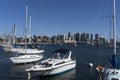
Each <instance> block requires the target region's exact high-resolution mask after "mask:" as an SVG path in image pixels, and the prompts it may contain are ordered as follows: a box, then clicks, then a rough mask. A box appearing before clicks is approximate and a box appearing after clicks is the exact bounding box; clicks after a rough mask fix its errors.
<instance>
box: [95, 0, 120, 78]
mask: <svg viewBox="0 0 120 80" xmlns="http://www.w3.org/2000/svg"><path fill="white" fill-rule="evenodd" d="M115 2H116V0H113V3H114V8H113V9H114V10H113V11H114V12H113V38H114V54H113V55H112V60H111V65H112V67H113V68H104V69H102V67H101V66H99V67H98V68H97V69H98V71H100V72H103V80H120V69H119V68H118V59H117V55H116V10H115V9H116V6H115Z"/></svg>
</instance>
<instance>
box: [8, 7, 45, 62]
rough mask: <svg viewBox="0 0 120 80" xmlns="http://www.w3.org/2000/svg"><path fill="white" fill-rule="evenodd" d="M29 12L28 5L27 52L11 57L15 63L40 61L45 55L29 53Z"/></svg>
mask: <svg viewBox="0 0 120 80" xmlns="http://www.w3.org/2000/svg"><path fill="white" fill-rule="evenodd" d="M27 14H28V6H26V31H25V32H26V35H25V49H24V50H25V54H22V55H18V56H15V57H11V58H10V59H11V61H12V62H13V63H14V64H21V63H30V62H35V61H39V60H41V59H42V58H43V55H37V54H27V53H26V52H27V51H26V50H27V26H28V25H27Z"/></svg>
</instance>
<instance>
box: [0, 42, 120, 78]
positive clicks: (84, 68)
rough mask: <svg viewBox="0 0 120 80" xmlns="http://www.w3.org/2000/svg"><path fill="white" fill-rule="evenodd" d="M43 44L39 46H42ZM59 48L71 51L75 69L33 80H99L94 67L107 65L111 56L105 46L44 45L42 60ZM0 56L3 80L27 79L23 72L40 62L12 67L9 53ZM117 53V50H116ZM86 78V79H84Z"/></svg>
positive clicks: (109, 50)
mask: <svg viewBox="0 0 120 80" xmlns="http://www.w3.org/2000/svg"><path fill="white" fill-rule="evenodd" d="M43 45H44V44H40V46H43ZM59 48H67V49H69V50H71V51H72V58H73V59H75V60H76V68H75V69H73V70H71V71H70V72H67V73H64V74H60V75H57V76H53V77H48V78H46V77H45V78H44V77H42V78H41V77H40V78H35V79H33V80H39V79H40V80H53V79H54V80H63V79H64V78H65V79H66V80H81V79H82V80H83V79H84V80H88V79H89V80H96V79H98V78H99V76H98V72H97V70H96V66H97V65H98V63H100V64H103V65H104V66H107V65H106V63H108V64H109V61H108V60H109V58H110V56H111V55H112V53H111V52H112V49H111V48H109V47H106V46H104V45H103V46H92V45H88V44H78V45H77V46H75V45H73V44H65V45H54V44H46V45H44V50H45V52H44V53H43V55H44V58H43V59H47V58H49V57H50V56H52V54H53V51H54V50H56V49H59ZM1 52H2V53H1V54H0V65H1V66H0V68H1V69H0V70H1V74H0V77H1V79H3V80H8V79H9V80H16V79H17V80H26V79H28V74H27V72H26V71H25V70H26V69H28V68H30V67H31V66H33V65H35V64H38V63H39V62H40V61H38V62H35V63H27V64H19V65H14V64H13V63H12V62H11V60H10V59H9V57H8V54H9V53H5V52H4V51H3V50H1ZM117 52H118V53H120V52H119V49H117ZM89 63H93V65H94V66H93V67H89V65H88V64H89ZM86 76H87V77H86Z"/></svg>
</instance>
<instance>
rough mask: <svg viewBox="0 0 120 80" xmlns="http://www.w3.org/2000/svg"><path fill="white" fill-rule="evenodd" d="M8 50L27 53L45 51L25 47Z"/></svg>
mask: <svg viewBox="0 0 120 80" xmlns="http://www.w3.org/2000/svg"><path fill="white" fill-rule="evenodd" d="M8 52H11V53H23V54H25V53H27V54H33V53H43V52H44V50H38V49H26V50H25V49H23V48H11V49H9V50H8Z"/></svg>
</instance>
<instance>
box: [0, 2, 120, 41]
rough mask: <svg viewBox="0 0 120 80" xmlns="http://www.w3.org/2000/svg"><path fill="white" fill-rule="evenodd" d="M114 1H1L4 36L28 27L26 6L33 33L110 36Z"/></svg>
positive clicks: (119, 29)
mask: <svg viewBox="0 0 120 80" xmlns="http://www.w3.org/2000/svg"><path fill="white" fill-rule="evenodd" d="M111 1H113V0H0V35H1V34H2V33H7V34H11V33H12V27H13V25H14V24H16V35H17V36H22V35H23V33H24V30H25V20H26V15H25V14H26V12H25V10H26V5H28V12H29V13H28V15H29V16H31V32H30V34H31V35H47V36H53V35H57V34H67V33H68V32H71V33H72V34H75V33H77V32H79V33H84V32H85V33H91V34H96V33H98V34H101V35H103V36H105V37H106V38H109V36H110V15H111V6H112V5H111ZM116 3H117V4H116V6H117V9H116V11H117V13H116V14H118V16H117V37H118V38H119V37H120V35H119V34H120V24H119V23H120V21H119V17H120V16H119V14H120V10H119V9H120V5H119V4H118V3H120V0H116ZM119 39H120V38H119Z"/></svg>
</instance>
